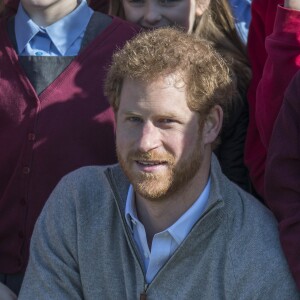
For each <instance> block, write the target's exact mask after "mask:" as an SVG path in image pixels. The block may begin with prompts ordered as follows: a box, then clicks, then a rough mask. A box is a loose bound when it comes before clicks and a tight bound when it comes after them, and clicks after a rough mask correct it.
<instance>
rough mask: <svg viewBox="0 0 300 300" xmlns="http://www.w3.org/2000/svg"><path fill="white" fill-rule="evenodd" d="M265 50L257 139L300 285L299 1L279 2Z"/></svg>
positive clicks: (271, 201) (268, 192)
mask: <svg viewBox="0 0 300 300" xmlns="http://www.w3.org/2000/svg"><path fill="white" fill-rule="evenodd" d="M266 49H267V53H268V57H267V61H266V64H265V68H264V72H263V75H262V79H261V81H260V83H259V86H258V90H257V103H258V105H259V107H258V108H257V109H256V114H257V116H258V117H259V120H257V126H258V129H259V133H260V138H261V142H262V144H263V145H264V147H265V149H266V152H267V163H266V172H265V185H264V188H265V190H264V191H265V202H266V204H267V205H268V206H269V207H270V209H271V210H272V211H273V212H274V214H275V216H276V217H277V218H278V220H279V232H280V240H281V244H282V247H283V249H284V252H285V254H286V256H287V259H288V262H289V265H290V268H291V270H292V273H293V275H294V278H295V279H296V282H297V284H298V288H299V290H300V256H299V253H300V243H299V235H300V216H299V212H300V196H299V195H300V193H299V174H300V168H299V153H300V152H299V133H300V130H299V129H300V127H299V118H298V117H299V88H300V82H299V70H300V2H299V1H293V0H286V1H285V2H284V6H278V8H277V15H276V19H275V24H274V31H273V33H272V34H271V35H270V36H269V37H267V39H266ZM296 73H297V75H296V77H294V79H293V80H292V82H291V83H290V81H291V79H292V78H293V76H294V75H295V74H296ZM287 86H289V88H288V89H287V90H286V88H287ZM284 95H285V96H284ZM278 113H279V114H278Z"/></svg>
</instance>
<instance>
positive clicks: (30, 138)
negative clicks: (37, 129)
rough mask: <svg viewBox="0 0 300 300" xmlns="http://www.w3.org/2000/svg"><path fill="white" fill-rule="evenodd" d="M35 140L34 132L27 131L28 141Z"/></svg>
mask: <svg viewBox="0 0 300 300" xmlns="http://www.w3.org/2000/svg"><path fill="white" fill-rule="evenodd" d="M34 140H35V134H34V133H29V134H28V141H31V142H33V141H34Z"/></svg>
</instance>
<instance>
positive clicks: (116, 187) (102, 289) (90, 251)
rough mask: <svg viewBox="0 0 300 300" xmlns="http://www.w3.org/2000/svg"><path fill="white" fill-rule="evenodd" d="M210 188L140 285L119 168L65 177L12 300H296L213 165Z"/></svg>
mask: <svg viewBox="0 0 300 300" xmlns="http://www.w3.org/2000/svg"><path fill="white" fill-rule="evenodd" d="M211 179H212V180H211V191H210V196H209V200H208V201H209V203H208V206H207V208H206V210H205V212H204V213H203V215H202V217H201V218H200V219H199V221H198V222H197V223H196V224H195V226H194V227H193V229H192V230H191V232H190V233H189V235H188V236H187V238H186V239H185V240H184V242H183V243H182V244H181V245H180V246H179V248H178V249H177V250H176V252H175V254H174V255H173V256H172V257H171V258H170V259H169V260H168V261H167V263H166V264H165V265H164V266H163V267H162V269H161V270H160V271H159V272H158V274H157V275H156V277H155V278H154V279H153V281H152V282H151V283H150V284H149V285H147V284H146V283H145V270H144V269H143V264H142V261H141V258H140V256H139V253H138V249H137V247H136V245H135V243H134V240H133V237H132V235H131V231H130V228H129V227H128V225H127V223H126V221H125V215H124V210H125V201H126V196H127V192H128V186H129V183H128V181H127V179H126V177H125V176H124V174H123V172H122V171H121V169H120V167H119V166H118V165H116V166H109V167H84V168H82V169H79V170H77V171H75V172H73V173H71V174H69V175H67V176H66V177H64V178H63V179H62V180H61V182H60V183H59V184H58V186H57V187H56V188H55V190H54V191H53V193H52V195H51V197H50V199H49V200H48V202H47V203H46V205H45V208H44V210H43V212H42V214H41V216H40V217H39V220H38V222H37V224H36V226H35V230H34V234H33V237H32V242H31V254H30V260H29V265H28V268H27V271H26V275H25V279H24V282H23V286H22V289H21V293H20V296H19V299H21V300H22V299H26V300H29V299H30V300H33V299H39V300H42V299H47V300H48V299H58V300H63V299H70V300H71V299H72V300H76V299H89V300H96V299H105V300H108V299H112V300H115V299H130V300H131V299H133V300H134V299H149V300H150V299H159V300H161V299H172V300H174V299H180V300H181V299H188V300H190V299H205V300H218V299H229V300H234V299H249V300H254V299H268V300H269V299H272V300H274V299H278V300H293V299H299V294H298V292H297V289H296V286H295V283H294V282H293V279H292V278H291V275H290V272H289V270H288V267H287V264H286V260H285V258H284V256H283V254H282V250H281V248H280V244H279V240H278V233H277V224H276V221H275V220H274V218H273V216H272V214H271V213H270V212H269V211H268V210H267V209H266V208H265V207H263V206H262V205H261V204H260V203H259V202H258V201H257V200H255V199H254V198H253V197H252V196H250V195H249V194H247V193H245V192H244V191H243V190H241V189H240V188H238V187H237V186H236V185H235V184H233V183H231V182H230V181H229V180H228V179H227V178H226V177H225V176H224V175H223V174H222V173H221V170H220V167H219V164H218V162H217V160H216V159H215V157H213V159H212V166H211Z"/></svg>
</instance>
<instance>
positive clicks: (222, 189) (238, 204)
mask: <svg viewBox="0 0 300 300" xmlns="http://www.w3.org/2000/svg"><path fill="white" fill-rule="evenodd" d="M211 194H212V198H214V199H212V200H211V201H214V200H215V199H219V200H221V201H222V202H223V203H224V211H225V214H226V215H227V219H228V223H227V225H231V226H232V228H231V230H233V231H234V230H235V228H238V232H241V231H240V230H243V231H248V230H249V231H253V230H254V228H256V229H257V230H261V229H262V228H264V230H265V231H266V230H270V231H272V232H273V233H274V234H276V235H277V222H276V220H275V218H274V216H273V214H272V213H271V212H270V210H269V209H268V208H267V207H266V206H265V205H263V204H262V203H261V202H260V201H259V200H258V199H256V198H255V197H254V196H253V195H251V194H249V193H248V192H246V191H244V190H243V189H242V188H240V187H239V186H238V185H236V184H235V183H233V182H231V181H230V180H229V179H228V178H227V177H226V176H225V175H224V174H223V173H222V171H221V168H220V165H219V163H218V162H217V160H216V158H213V160H212V191H211Z"/></svg>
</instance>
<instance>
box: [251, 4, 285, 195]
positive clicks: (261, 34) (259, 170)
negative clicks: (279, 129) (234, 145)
mask: <svg viewBox="0 0 300 300" xmlns="http://www.w3.org/2000/svg"><path fill="white" fill-rule="evenodd" d="M283 1H284V0H253V1H252V6H251V9H252V11H251V14H252V17H251V18H252V19H251V23H250V28H249V37H248V55H249V59H250V63H251V68H252V80H251V83H250V86H249V90H248V103H249V114H250V115H249V125H248V132H247V138H246V144H245V164H246V166H247V167H248V169H249V174H250V177H251V180H252V183H253V185H254V187H255V189H256V190H257V192H258V193H259V194H260V195H261V196H262V195H263V175H264V169H265V159H266V150H265V148H264V146H263V144H262V143H261V140H260V136H259V132H258V129H257V124H256V120H255V110H256V89H257V86H258V83H259V81H260V79H261V76H262V73H263V68H264V64H265V61H266V59H267V53H266V49H265V38H266V36H268V35H270V34H271V33H272V31H273V25H274V20H275V15H276V8H277V5H278V4H282V3H283Z"/></svg>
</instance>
